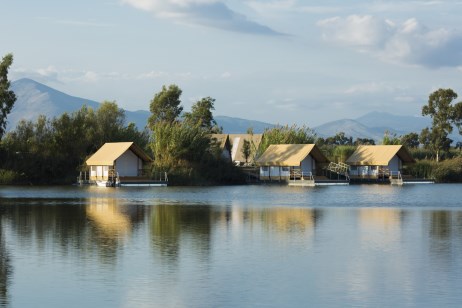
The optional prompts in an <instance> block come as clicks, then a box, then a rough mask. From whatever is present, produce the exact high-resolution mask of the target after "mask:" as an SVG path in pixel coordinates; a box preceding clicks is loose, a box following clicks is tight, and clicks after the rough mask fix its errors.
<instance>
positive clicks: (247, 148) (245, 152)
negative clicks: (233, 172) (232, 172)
mask: <svg viewBox="0 0 462 308" xmlns="http://www.w3.org/2000/svg"><path fill="white" fill-rule="evenodd" d="M251 150H252V149H251V146H250V141H248V140H244V143H243V144H242V154H243V155H244V157H245V163H247V162H248V160H249V157H250V153H251Z"/></svg>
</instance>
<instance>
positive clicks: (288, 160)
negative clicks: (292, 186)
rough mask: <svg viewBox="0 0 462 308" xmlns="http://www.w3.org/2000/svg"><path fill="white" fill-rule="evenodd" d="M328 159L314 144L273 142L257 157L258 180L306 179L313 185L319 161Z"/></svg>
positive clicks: (324, 161) (325, 161)
mask: <svg viewBox="0 0 462 308" xmlns="http://www.w3.org/2000/svg"><path fill="white" fill-rule="evenodd" d="M327 162H328V160H327V158H326V157H325V156H324V154H322V152H321V151H320V150H319V148H318V147H317V146H316V145H315V144H273V145H270V146H269V147H268V149H266V151H265V152H264V153H263V154H262V155H261V156H260V158H258V159H257V161H256V164H257V166H259V167H260V180H264V181H290V180H294V181H295V180H306V181H311V182H310V184H313V185H314V176H315V175H316V172H317V170H319V169H320V168H318V167H317V165H318V164H319V163H327Z"/></svg>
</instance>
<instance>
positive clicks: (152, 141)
mask: <svg viewBox="0 0 462 308" xmlns="http://www.w3.org/2000/svg"><path fill="white" fill-rule="evenodd" d="M12 61H13V57H12V55H11V54H9V55H7V56H5V57H4V58H3V59H2V62H0V184H6V183H30V184H67V183H73V182H75V180H76V177H77V175H78V174H79V172H81V171H85V170H86V166H85V161H86V159H87V158H88V157H89V155H91V154H93V153H94V152H95V151H96V150H97V149H99V148H100V147H101V146H102V145H103V144H104V143H106V142H117V141H124V142H127V141H132V142H135V143H136V144H137V145H138V146H139V147H141V148H142V149H144V150H145V151H146V152H147V153H148V154H150V155H151V156H152V157H153V158H154V162H153V164H152V166H151V171H152V173H153V174H156V173H157V172H168V174H169V180H170V183H171V184H174V185H175V184H176V185H191V184H194V185H210V184H235V183H244V182H245V178H246V175H245V174H244V173H243V172H242V169H240V168H238V167H236V166H234V165H233V164H232V162H231V161H230V160H229V159H224V158H223V146H222V144H220V143H218V142H217V141H216V140H215V139H213V138H212V137H211V135H212V134H216V133H221V128H220V127H218V126H217V123H216V121H215V120H214V118H213V110H214V103H215V99H213V98H211V97H204V98H202V99H200V100H198V101H197V102H196V103H195V104H194V105H193V106H192V108H191V111H190V112H183V106H182V105H181V99H180V98H181V94H182V91H181V89H180V88H179V87H178V86H177V85H170V86H168V87H166V86H163V87H162V89H161V90H160V91H159V92H158V93H156V94H155V95H154V97H153V99H152V100H151V101H150V103H149V109H150V112H151V116H150V118H149V119H148V123H146V128H145V129H143V130H139V129H138V128H137V127H136V126H135V124H133V123H128V124H126V119H125V113H124V111H123V110H122V109H120V108H119V107H118V106H117V104H116V102H103V103H102V104H101V106H100V107H99V108H98V109H97V110H93V109H92V108H89V107H86V106H83V107H82V108H81V109H80V110H78V111H75V112H73V113H70V114H69V113H64V114H62V115H61V116H59V117H55V118H52V119H49V118H47V117H46V116H43V115H42V116H40V117H39V118H38V119H37V120H36V121H21V122H20V123H19V124H18V125H17V127H16V128H15V129H14V130H12V131H10V132H7V133H5V127H6V119H7V115H8V114H9V113H10V111H11V109H12V107H13V104H14V102H15V100H16V97H15V94H14V92H13V91H11V90H10V89H9V88H10V82H9V81H8V78H7V75H8V68H9V67H10V65H11V64H12ZM456 98H457V94H456V93H455V92H454V91H452V90H451V89H439V90H437V91H435V92H434V93H432V94H431V95H430V97H429V100H428V103H427V105H424V106H423V107H422V114H423V115H427V116H430V117H431V118H432V127H429V128H425V129H424V130H422V132H420V133H417V132H413V133H409V134H406V135H403V136H396V135H394V134H390V133H389V132H384V137H383V140H381V141H380V144H403V145H405V146H407V147H408V148H409V149H410V150H411V153H412V154H413V156H414V157H415V158H416V159H417V160H418V162H417V164H415V165H414V166H411V167H409V168H408V170H407V171H408V172H409V173H411V174H412V175H415V176H418V177H427V178H429V177H432V178H436V179H437V180H439V181H459V182H460V181H462V170H461V165H462V164H461V162H462V161H461V160H462V158H461V157H462V155H461V148H462V143H460V142H459V143H457V144H455V146H454V147H451V144H452V140H451V139H449V138H448V135H449V134H450V133H451V132H452V130H453V127H454V126H455V127H457V128H458V129H459V132H462V103H456V104H453V100H454V99H456ZM248 133H249V134H252V129H251V128H249V131H248ZM309 143H316V144H317V145H318V146H319V147H320V148H321V150H322V151H323V152H324V154H325V155H326V156H327V157H328V158H329V159H330V160H331V161H334V162H344V161H345V160H346V159H347V158H348V157H349V156H350V155H351V154H352V153H353V151H354V150H355V148H356V146H358V145H373V144H375V141H374V140H371V139H367V138H357V139H356V140H353V138H352V137H349V136H345V134H344V133H342V132H340V133H338V134H336V135H335V136H331V137H327V138H320V137H318V136H317V135H316V133H315V132H314V131H313V130H312V129H310V128H309V127H307V126H301V127H299V126H297V125H292V126H276V127H272V128H269V129H267V130H265V132H264V137H263V139H262V142H261V143H260V144H259V145H255V144H250V143H248V142H247V143H246V144H244V147H243V154H244V156H245V157H247V158H253V159H255V158H257V157H258V156H259V155H261V154H262V153H263V152H264V151H265V150H266V148H267V147H268V146H269V145H271V144H309ZM251 161H252V160H251Z"/></svg>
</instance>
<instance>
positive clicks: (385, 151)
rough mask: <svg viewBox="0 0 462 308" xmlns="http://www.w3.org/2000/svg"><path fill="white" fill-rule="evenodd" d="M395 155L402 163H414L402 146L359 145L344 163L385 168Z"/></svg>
mask: <svg viewBox="0 0 462 308" xmlns="http://www.w3.org/2000/svg"><path fill="white" fill-rule="evenodd" d="M395 155H398V157H399V158H400V159H401V160H402V162H403V163H413V162H415V161H414V158H412V156H411V154H409V152H408V151H407V150H406V148H405V147H403V146H402V145H360V146H358V148H357V149H356V151H354V153H353V154H351V156H350V157H349V158H348V159H347V160H346V163H347V164H349V165H355V166H386V165H388V164H389V163H390V161H391V160H392V158H393V157H394V156H395Z"/></svg>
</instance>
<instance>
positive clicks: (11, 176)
mask: <svg viewBox="0 0 462 308" xmlns="http://www.w3.org/2000/svg"><path fill="white" fill-rule="evenodd" d="M18 179H19V175H18V174H17V173H16V172H14V171H11V170H5V169H0V184H1V185H5V184H14V183H15V182H16V181H17V180H18Z"/></svg>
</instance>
